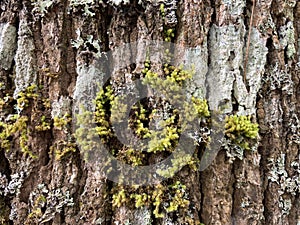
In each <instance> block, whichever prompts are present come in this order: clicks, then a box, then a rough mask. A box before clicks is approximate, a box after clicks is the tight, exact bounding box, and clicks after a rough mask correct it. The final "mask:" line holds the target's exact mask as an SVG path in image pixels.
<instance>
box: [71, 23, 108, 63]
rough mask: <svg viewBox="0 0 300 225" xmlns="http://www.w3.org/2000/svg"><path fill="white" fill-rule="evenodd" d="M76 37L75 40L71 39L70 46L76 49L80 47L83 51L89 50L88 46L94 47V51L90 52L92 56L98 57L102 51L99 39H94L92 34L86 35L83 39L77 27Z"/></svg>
mask: <svg viewBox="0 0 300 225" xmlns="http://www.w3.org/2000/svg"><path fill="white" fill-rule="evenodd" d="M76 34H77V38H76V40H72V42H71V43H72V46H73V47H74V48H76V49H80V50H83V51H89V46H92V47H93V48H94V49H96V51H95V52H92V51H89V52H92V53H93V55H94V57H96V58H100V57H101V56H102V51H101V47H100V41H99V40H96V39H94V37H93V36H92V35H88V36H87V37H86V38H85V39H83V38H82V37H81V31H80V30H79V29H77V30H76Z"/></svg>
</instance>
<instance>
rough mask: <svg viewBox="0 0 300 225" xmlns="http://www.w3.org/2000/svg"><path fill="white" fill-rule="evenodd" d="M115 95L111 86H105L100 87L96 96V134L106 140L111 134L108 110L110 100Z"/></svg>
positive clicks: (109, 110)
mask: <svg viewBox="0 0 300 225" xmlns="http://www.w3.org/2000/svg"><path fill="white" fill-rule="evenodd" d="M114 99H115V96H114V94H113V90H112V88H111V86H107V87H105V88H104V89H101V90H100V91H99V92H98V93H97V96H96V101H95V103H96V110H95V122H96V123H97V127H96V131H97V134H98V135H99V136H100V137H101V138H102V139H103V140H105V141H106V140H107V139H108V138H109V137H111V136H112V129H111V126H110V122H109V121H110V114H111V113H110V112H111V107H112V104H113V103H112V102H113V101H114Z"/></svg>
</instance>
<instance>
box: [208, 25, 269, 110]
mask: <svg viewBox="0 0 300 225" xmlns="http://www.w3.org/2000/svg"><path fill="white" fill-rule="evenodd" d="M244 37H245V27H244V25H243V24H240V25H239V26H238V27H237V26H234V25H228V26H222V27H217V26H216V25H213V26H212V29H211V31H210V35H209V49H210V50H211V52H210V58H211V60H210V61H211V62H212V63H211V64H210V65H209V71H208V75H207V86H208V96H207V98H208V100H209V104H210V107H211V109H213V110H218V107H219V106H223V107H222V109H223V110H224V113H227V112H231V111H232V104H233V103H235V104H238V114H240V115H245V114H255V112H256V107H255V106H256V96H257V93H258V91H259V89H260V87H261V77H262V74H263V73H264V66H265V63H266V54H267V52H268V49H267V48H266V47H265V45H266V40H265V39H263V38H262V37H261V36H260V33H259V32H258V30H257V29H255V28H252V33H251V45H250V49H249V57H248V63H247V73H246V84H245V83H244V72H243V70H244V69H245V68H243V65H244V60H245V57H244V56H245V41H244ZM247 86H249V92H248V90H247Z"/></svg>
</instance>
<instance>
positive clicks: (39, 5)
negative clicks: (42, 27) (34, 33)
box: [31, 0, 56, 17]
mask: <svg viewBox="0 0 300 225" xmlns="http://www.w3.org/2000/svg"><path fill="white" fill-rule="evenodd" d="M55 2H56V0H35V1H32V2H31V4H32V5H33V10H32V14H33V16H35V17H38V16H41V17H44V16H45V15H46V14H47V12H48V9H49V8H51V7H52V6H53V4H54V3H55Z"/></svg>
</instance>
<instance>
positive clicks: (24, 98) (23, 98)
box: [17, 84, 38, 110]
mask: <svg viewBox="0 0 300 225" xmlns="http://www.w3.org/2000/svg"><path fill="white" fill-rule="evenodd" d="M37 90H38V87H37V85H36V84H32V85H30V86H28V87H27V88H26V90H25V91H24V92H20V93H19V94H18V98H17V108H18V109H19V110H22V109H24V108H25V107H28V104H29V101H30V100H36V99H37V97H38V94H37Z"/></svg>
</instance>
